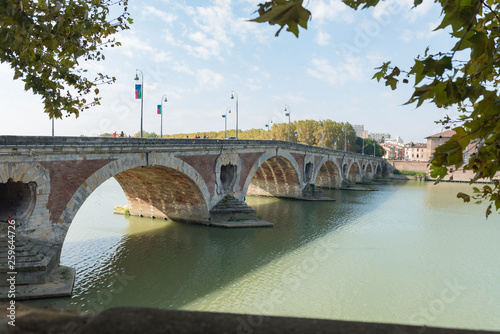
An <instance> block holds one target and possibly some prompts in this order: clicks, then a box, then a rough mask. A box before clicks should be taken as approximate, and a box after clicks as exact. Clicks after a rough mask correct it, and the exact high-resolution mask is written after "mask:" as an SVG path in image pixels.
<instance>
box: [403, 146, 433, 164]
mask: <svg viewBox="0 0 500 334" xmlns="http://www.w3.org/2000/svg"><path fill="white" fill-rule="evenodd" d="M404 157H405V160H408V161H429V157H430V155H429V151H428V150H427V144H425V143H414V142H411V143H408V144H406V145H405V153H404Z"/></svg>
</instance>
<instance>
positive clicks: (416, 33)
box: [400, 22, 443, 43]
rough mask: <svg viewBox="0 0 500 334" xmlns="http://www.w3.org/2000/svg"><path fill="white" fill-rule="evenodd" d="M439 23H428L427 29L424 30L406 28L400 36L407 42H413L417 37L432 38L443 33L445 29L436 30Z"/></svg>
mask: <svg viewBox="0 0 500 334" xmlns="http://www.w3.org/2000/svg"><path fill="white" fill-rule="evenodd" d="M438 25H439V23H438V22H431V23H428V24H427V29H422V30H410V29H405V30H403V32H402V33H401V36H400V38H401V40H403V41H404V42H405V43H409V42H412V41H413V40H415V39H420V40H430V39H431V38H434V37H435V36H436V35H438V34H442V33H443V30H437V31H434V29H435V28H436V27H437V26H438Z"/></svg>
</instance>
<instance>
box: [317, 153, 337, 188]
mask: <svg viewBox="0 0 500 334" xmlns="http://www.w3.org/2000/svg"><path fill="white" fill-rule="evenodd" d="M314 180H315V181H314V184H315V185H316V186H317V187H322V188H339V187H340V186H341V183H342V173H341V170H340V167H339V166H338V165H337V163H336V162H334V161H332V160H326V159H325V161H323V162H322V164H321V167H320V168H319V169H318V171H317V173H316V177H315V179H314Z"/></svg>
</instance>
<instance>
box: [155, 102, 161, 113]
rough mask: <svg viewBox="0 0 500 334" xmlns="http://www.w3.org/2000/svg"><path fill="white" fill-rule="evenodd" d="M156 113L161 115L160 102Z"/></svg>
mask: <svg viewBox="0 0 500 334" xmlns="http://www.w3.org/2000/svg"><path fill="white" fill-rule="evenodd" d="M156 113H157V114H158V115H161V104H159V105H158V107H157V108H156Z"/></svg>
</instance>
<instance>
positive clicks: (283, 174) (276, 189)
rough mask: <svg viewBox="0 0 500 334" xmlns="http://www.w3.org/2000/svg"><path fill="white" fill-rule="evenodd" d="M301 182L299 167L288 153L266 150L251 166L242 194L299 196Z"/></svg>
mask: <svg viewBox="0 0 500 334" xmlns="http://www.w3.org/2000/svg"><path fill="white" fill-rule="evenodd" d="M302 184H303V182H302V174H301V173H300V168H299V166H298V164H297V161H296V160H295V159H294V158H293V156H292V155H291V154H290V153H288V152H268V153H266V154H263V155H262V156H261V157H260V158H259V159H258V161H257V162H255V164H254V166H252V168H251V170H250V173H249V174H248V177H247V180H246V182H245V186H244V188H243V191H242V194H243V195H245V194H248V195H258V196H273V197H291V198H299V197H301V194H302Z"/></svg>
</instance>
